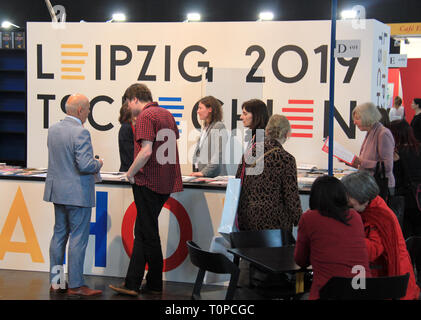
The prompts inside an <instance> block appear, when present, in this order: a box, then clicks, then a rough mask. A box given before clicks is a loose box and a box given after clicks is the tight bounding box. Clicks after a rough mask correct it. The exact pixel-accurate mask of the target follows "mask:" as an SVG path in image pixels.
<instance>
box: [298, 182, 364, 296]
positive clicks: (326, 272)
mask: <svg viewBox="0 0 421 320" xmlns="http://www.w3.org/2000/svg"><path fill="white" fill-rule="evenodd" d="M364 239H365V238H364V227H363V223H362V220H361V217H360V215H359V214H358V213H357V212H355V211H354V210H352V209H349V208H348V201H347V196H346V192H345V188H344V186H343V185H342V183H341V182H340V181H339V180H338V179H337V178H335V177H331V176H321V177H319V178H317V179H316V180H315V181H314V183H313V185H312V187H311V192H310V209H309V210H307V211H306V212H305V213H304V214H303V215H302V216H301V219H300V222H299V223H298V234H297V243H296V246H295V261H296V263H297V264H298V265H299V266H301V267H307V266H309V265H311V266H312V268H313V283H312V286H311V289H310V297H309V299H311V300H313V299H318V298H319V290H320V289H321V288H322V287H323V286H324V285H325V284H326V282H327V281H329V279H330V278H331V277H335V276H337V277H354V276H355V275H356V273H355V272H354V270H353V268H354V267H357V266H358V267H359V268H358V269H359V270H361V267H363V268H364V270H365V275H363V274H360V276H366V277H369V276H370V269H369V264H368V255H367V249H366V246H365V242H364Z"/></svg>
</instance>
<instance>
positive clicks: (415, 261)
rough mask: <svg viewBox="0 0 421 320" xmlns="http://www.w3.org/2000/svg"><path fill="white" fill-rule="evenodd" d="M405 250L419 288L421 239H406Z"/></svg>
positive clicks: (417, 237)
mask: <svg viewBox="0 0 421 320" xmlns="http://www.w3.org/2000/svg"><path fill="white" fill-rule="evenodd" d="M406 248H407V250H408V253H409V256H410V257H411V261H412V265H413V267H414V274H415V279H416V281H417V284H418V286H421V237H420V236H412V237H409V238H408V239H406Z"/></svg>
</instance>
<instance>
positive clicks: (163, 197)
mask: <svg viewBox="0 0 421 320" xmlns="http://www.w3.org/2000/svg"><path fill="white" fill-rule="evenodd" d="M133 195H134V201H135V204H136V208H137V217H136V223H135V227H134V244H133V252H132V256H131V258H130V264H129V268H128V270H127V275H126V279H125V283H126V287H127V288H129V289H131V290H139V287H140V285H141V283H142V280H143V275H144V273H145V265H146V263H147V264H148V273H147V275H146V282H147V286H148V287H149V288H151V289H155V290H162V269H163V264H164V260H163V257H162V249H161V240H160V238H159V229H158V216H159V213H160V212H161V209H162V207H163V206H164V204H165V202H166V201H167V199H168V198H169V196H170V195H169V194H159V193H156V192H153V191H152V190H150V189H148V188H146V187H143V186H137V185H133Z"/></svg>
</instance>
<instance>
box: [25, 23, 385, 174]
mask: <svg viewBox="0 0 421 320" xmlns="http://www.w3.org/2000/svg"><path fill="white" fill-rule="evenodd" d="M389 34H390V27H388V26H386V25H384V24H382V23H380V22H378V21H375V20H366V21H364V23H363V24H360V25H355V24H353V23H352V21H338V22H337V39H338V40H360V41H361V55H360V57H359V58H353V59H351V58H341V59H336V63H335V65H336V68H335V74H336V75H335V106H336V109H337V111H338V113H337V114H336V118H335V119H336V120H335V140H336V141H338V142H339V143H341V144H342V145H346V146H347V147H348V148H349V149H350V150H351V151H353V152H355V153H358V152H359V149H360V145H361V143H362V140H363V138H364V133H362V132H359V131H358V129H356V128H355V126H354V125H353V123H352V120H351V119H350V113H351V111H352V109H353V108H354V107H355V106H356V105H357V104H359V103H362V102H366V101H372V102H374V103H376V104H378V105H384V104H385V100H386V87H387V61H388V49H389ZM329 47H330V21H305V22H301V21H294V22H214V23H212V22H204V23H65V24H60V23H58V24H54V23H36V22H34V23H32V22H31V23H28V24H27V56H28V61H27V62H28V65H27V70H28V144H27V146H28V147H27V154H28V161H27V165H28V167H47V142H46V140H47V129H48V127H49V126H50V125H51V124H52V123H55V122H57V121H59V120H61V119H62V118H63V117H64V114H63V111H62V108H63V106H64V102H65V97H66V96H67V95H69V94H72V93H75V92H80V93H84V94H85V95H87V96H88V98H89V99H90V100H91V108H92V113H91V117H90V118H89V119H88V122H87V124H86V127H87V128H88V129H89V130H90V132H91V135H92V141H93V145H94V152H95V154H99V155H100V156H101V157H103V158H104V159H105V164H104V169H103V170H104V171H117V170H118V168H119V156H118V141H117V136H118V130H119V127H120V125H119V123H118V115H119V109H120V107H121V99H122V95H123V93H124V91H125V89H126V88H127V87H128V86H129V85H131V84H132V83H135V82H143V83H145V84H146V85H147V86H148V87H149V88H150V89H151V91H152V94H153V97H154V100H156V101H158V102H159V103H160V104H161V105H163V106H165V107H166V108H168V109H169V110H170V111H171V112H172V113H173V115H174V116H175V118H176V120H177V121H178V122H179V129H180V130H181V139H180V140H179V150H180V158H181V161H182V172H183V174H189V173H190V172H191V158H192V152H193V148H194V143H195V142H196V139H197V137H198V131H197V130H196V128H195V125H196V127H197V126H198V125H199V122H198V120H197V116H196V114H195V110H194V108H193V107H194V105H195V103H196V102H197V101H198V100H199V99H200V98H201V97H202V96H204V95H214V96H216V97H217V98H218V99H220V100H221V101H222V102H223V103H224V105H223V109H224V122H225V124H226V127H227V128H228V129H229V130H232V129H235V128H238V129H242V128H243V126H242V122H241V121H240V119H239V116H240V114H241V104H242V103H243V102H244V101H245V100H248V99H251V98H259V99H262V100H264V101H265V102H267V104H268V106H269V107H270V108H271V109H272V110H273V113H281V114H284V115H286V116H288V117H289V119H290V122H291V124H292V132H293V136H292V137H291V139H290V140H289V141H287V143H286V144H285V148H286V149H287V150H288V151H289V152H290V153H292V154H293V155H294V156H295V157H296V159H297V163H298V164H300V163H311V164H315V165H317V166H318V167H320V168H327V154H325V153H323V152H322V151H321V148H322V145H323V141H322V140H323V137H324V136H326V135H327V127H328V126H327V123H328V120H327V119H328V114H327V111H326V110H327V106H328V100H329V50H330V48H329ZM238 140H239V139H237V141H238ZM239 153H240V154H241V151H240V152H239ZM240 154H236V158H235V159H234V158H232V159H230V160H231V162H234V163H235V162H238V160H239V155H240ZM335 166H336V167H341V166H342V165H341V164H339V163H337V162H336V163H335Z"/></svg>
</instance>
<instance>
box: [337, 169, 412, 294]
mask: <svg viewBox="0 0 421 320" xmlns="http://www.w3.org/2000/svg"><path fill="white" fill-rule="evenodd" d="M342 183H343V184H344V186H345V189H346V192H347V194H348V202H349V205H350V206H351V207H353V208H354V209H355V210H356V211H358V212H359V213H360V215H361V218H362V220H363V223H364V232H365V242H366V246H367V249H368V257H369V261H370V267H371V274H372V276H373V277H386V276H389V277H390V276H399V275H404V274H406V273H408V272H409V274H410V276H409V283H408V289H407V291H406V295H405V297H403V298H402V299H405V300H412V299H418V297H419V294H420V288H418V286H417V285H416V283H415V276H414V270H413V267H412V263H411V258H410V256H409V253H408V250H407V249H406V243H405V239H404V238H403V235H402V230H401V228H400V226H399V222H398V219H397V218H396V215H395V213H394V212H393V211H392V210H391V209H390V208H389V207H388V206H387V205H386V203H385V202H384V200H383V199H382V198H381V197H380V196H379V195H378V194H379V187H378V186H377V183H376V180H374V178H373V177H372V176H370V175H369V174H368V173H367V172H365V171H359V172H355V173H352V174H350V175H348V176H345V177H343V178H342Z"/></svg>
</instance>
